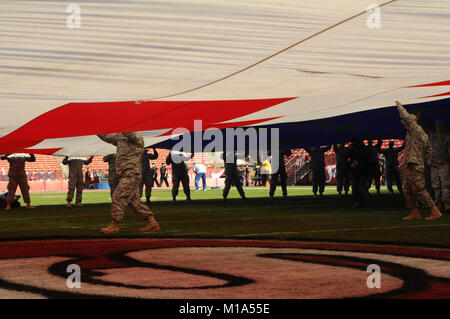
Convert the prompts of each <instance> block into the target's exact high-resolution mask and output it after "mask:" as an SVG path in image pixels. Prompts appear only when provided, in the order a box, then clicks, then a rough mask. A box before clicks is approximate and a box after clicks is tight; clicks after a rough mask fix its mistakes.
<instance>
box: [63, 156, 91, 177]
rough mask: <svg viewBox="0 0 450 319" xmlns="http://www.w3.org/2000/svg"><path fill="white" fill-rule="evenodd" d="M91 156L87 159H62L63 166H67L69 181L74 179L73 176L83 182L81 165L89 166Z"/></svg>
mask: <svg viewBox="0 0 450 319" xmlns="http://www.w3.org/2000/svg"><path fill="white" fill-rule="evenodd" d="M92 158H93V157H92V156H91V157H89V159H87V160H86V159H85V160H83V159H80V158H72V159H70V158H69V157H68V156H66V157H64V159H63V161H62V163H63V165H69V179H72V178H75V176H76V177H77V178H78V179H80V180H83V165H89V164H90V163H91V162H92Z"/></svg>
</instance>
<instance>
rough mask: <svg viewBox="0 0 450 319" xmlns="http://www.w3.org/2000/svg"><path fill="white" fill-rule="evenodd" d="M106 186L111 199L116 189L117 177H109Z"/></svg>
mask: <svg viewBox="0 0 450 319" xmlns="http://www.w3.org/2000/svg"><path fill="white" fill-rule="evenodd" d="M108 185H109V192H110V193H111V198H112V196H113V194H114V190H115V189H116V187H117V177H116V176H111V175H109V177H108Z"/></svg>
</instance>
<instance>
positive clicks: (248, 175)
mask: <svg viewBox="0 0 450 319" xmlns="http://www.w3.org/2000/svg"><path fill="white" fill-rule="evenodd" d="M244 178H245V186H247V187H248V185H249V180H250V168H249V167H248V166H246V167H245V170H244Z"/></svg>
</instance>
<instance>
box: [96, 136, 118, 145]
mask: <svg viewBox="0 0 450 319" xmlns="http://www.w3.org/2000/svg"><path fill="white" fill-rule="evenodd" d="M117 135H118V134H100V135H97V136H98V137H99V138H100V139H101V140H103V141H105V142H106V143H109V144H112V145H115V146H117Z"/></svg>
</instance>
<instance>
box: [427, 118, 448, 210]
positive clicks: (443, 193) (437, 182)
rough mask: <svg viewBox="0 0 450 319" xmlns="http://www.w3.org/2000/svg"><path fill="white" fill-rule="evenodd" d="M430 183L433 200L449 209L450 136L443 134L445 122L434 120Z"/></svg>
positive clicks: (431, 139) (431, 138)
mask: <svg viewBox="0 0 450 319" xmlns="http://www.w3.org/2000/svg"><path fill="white" fill-rule="evenodd" d="M430 143H431V147H432V149H433V150H432V153H431V183H432V186H433V189H434V202H435V203H436V205H438V206H439V205H442V206H443V208H445V210H447V211H448V210H449V209H450V138H449V137H448V136H447V135H445V122H444V121H436V132H433V133H431V134H430Z"/></svg>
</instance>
